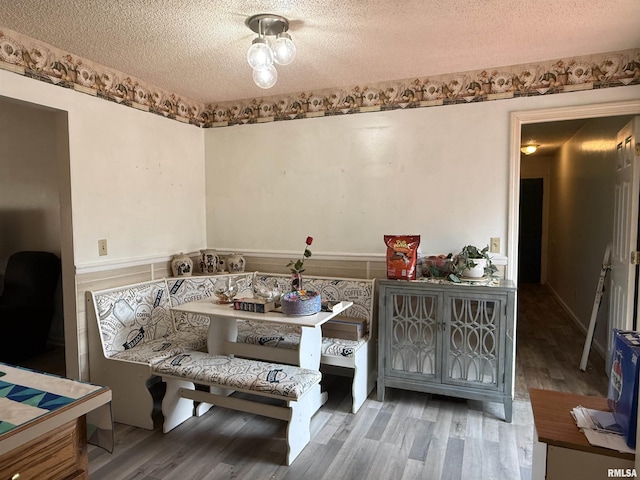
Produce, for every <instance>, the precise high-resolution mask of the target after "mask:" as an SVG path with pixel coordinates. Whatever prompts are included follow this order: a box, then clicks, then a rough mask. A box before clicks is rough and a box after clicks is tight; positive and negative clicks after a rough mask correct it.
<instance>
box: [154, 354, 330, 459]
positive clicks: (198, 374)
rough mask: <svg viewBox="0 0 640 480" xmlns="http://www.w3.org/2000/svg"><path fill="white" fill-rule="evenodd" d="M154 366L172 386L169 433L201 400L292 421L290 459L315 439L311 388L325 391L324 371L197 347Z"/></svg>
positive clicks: (166, 404)
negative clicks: (322, 386)
mask: <svg viewBox="0 0 640 480" xmlns="http://www.w3.org/2000/svg"><path fill="white" fill-rule="evenodd" d="M151 368H152V371H153V373H154V374H156V375H158V376H160V377H161V378H162V381H163V382H165V384H166V387H167V388H166V392H165V395H164V399H163V401H162V413H163V415H164V425H163V432H164V433H167V432H169V431H170V430H172V429H173V428H175V427H177V426H178V425H180V424H181V423H182V422H184V421H185V420H187V419H189V418H191V417H192V416H193V412H194V409H193V406H194V401H197V402H202V404H204V405H219V406H221V407H225V408H230V409H234V410H240V411H243V412H248V413H253V414H257V415H262V416H266V417H270V418H275V419H279V420H284V421H286V422H287V438H286V440H287V459H286V464H287V465H291V463H292V462H293V461H294V460H295V459H296V457H297V456H298V454H299V453H300V452H301V451H302V449H303V448H304V447H305V446H306V445H307V444H308V443H309V440H310V439H311V433H310V425H311V417H312V416H313V414H314V413H315V412H316V404H315V402H314V400H313V398H312V397H313V395H312V394H309V393H310V392H312V391H313V390H316V392H315V393H316V394H317V395H319V394H320V380H321V378H322V375H321V373H320V372H319V371H316V370H309V369H305V368H300V367H296V366H292V365H280V364H275V363H267V362H262V361H258V360H249V359H245V358H240V357H230V356H225V355H210V354H208V353H204V352H197V351H192V352H185V353H182V354H179V355H176V356H175V357H171V358H167V359H165V360H162V361H160V362H158V363H156V364H154V365H153V366H152V367H151ZM195 385H207V386H209V387H213V388H211V391H209V392H206V391H202V390H197V389H196V388H195ZM220 389H221V390H220ZM231 391H239V392H243V393H246V394H249V395H250V396H251V397H265V398H270V399H277V400H280V401H281V402H280V403H283V405H272V404H267V403H263V402H259V401H252V400H247V399H244V398H238V397H236V396H228V395H229V393H231Z"/></svg>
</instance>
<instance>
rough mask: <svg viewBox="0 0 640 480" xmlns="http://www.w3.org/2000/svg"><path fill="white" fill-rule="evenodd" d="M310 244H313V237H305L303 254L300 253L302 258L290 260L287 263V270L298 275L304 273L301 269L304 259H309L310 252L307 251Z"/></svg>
mask: <svg viewBox="0 0 640 480" xmlns="http://www.w3.org/2000/svg"><path fill="white" fill-rule="evenodd" d="M312 243H313V237H307V240H306V242H305V247H304V252H303V253H302V258H299V259H298V260H291V261H290V262H289V263H287V268H290V269H291V273H297V274H300V273H302V272H304V268H302V267H303V266H304V260H305V258H309V257H310V256H311V250H309V246H310V245H311V244H312Z"/></svg>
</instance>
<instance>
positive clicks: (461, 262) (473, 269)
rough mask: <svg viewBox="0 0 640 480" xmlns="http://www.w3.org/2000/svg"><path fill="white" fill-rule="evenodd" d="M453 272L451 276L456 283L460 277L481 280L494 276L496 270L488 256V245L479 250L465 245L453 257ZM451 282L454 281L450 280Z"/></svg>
mask: <svg viewBox="0 0 640 480" xmlns="http://www.w3.org/2000/svg"><path fill="white" fill-rule="evenodd" d="M454 264H455V272H454V274H452V275H453V276H454V277H455V278H456V279H457V280H458V281H459V280H460V277H467V278H482V277H484V276H488V277H493V276H495V274H496V272H497V271H498V269H497V268H496V266H495V265H494V264H493V262H492V261H491V257H490V256H489V245H487V246H486V247H484V248H483V249H482V250H480V249H479V248H478V247H476V246H474V245H466V246H464V247H463V248H462V251H461V252H460V253H459V254H457V255H456V256H455V261H454ZM451 280H453V281H456V280H454V279H453V278H451Z"/></svg>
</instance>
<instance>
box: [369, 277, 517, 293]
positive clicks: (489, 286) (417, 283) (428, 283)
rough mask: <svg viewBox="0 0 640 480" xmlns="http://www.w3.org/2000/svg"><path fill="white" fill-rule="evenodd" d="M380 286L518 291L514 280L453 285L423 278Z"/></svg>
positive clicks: (386, 280) (444, 281)
mask: <svg viewBox="0 0 640 480" xmlns="http://www.w3.org/2000/svg"><path fill="white" fill-rule="evenodd" d="M378 283H379V285H384V286H388V287H394V286H396V287H412V288H425V289H439V290H450V289H461V290H462V289H468V290H469V291H478V290H482V291H484V292H487V293H488V292H491V290H495V289H500V290H513V291H515V290H517V288H516V285H515V283H513V281H512V280H505V279H504V278H500V279H496V280H495V281H492V282H491V283H479V282H463V283H453V282H449V281H447V280H437V281H433V280H430V279H428V278H422V279H419V280H388V279H382V280H380V281H379V282H378Z"/></svg>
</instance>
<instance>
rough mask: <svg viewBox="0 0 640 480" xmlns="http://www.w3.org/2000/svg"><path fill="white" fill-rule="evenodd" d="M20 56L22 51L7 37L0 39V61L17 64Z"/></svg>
mask: <svg viewBox="0 0 640 480" xmlns="http://www.w3.org/2000/svg"><path fill="white" fill-rule="evenodd" d="M21 56H22V49H21V48H20V46H19V45H18V44H17V43H16V42H14V41H13V40H12V39H10V38H9V37H1V38H0V60H2V61H3V62H7V63H13V64H17V63H18V62H19V61H20V58H21Z"/></svg>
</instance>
